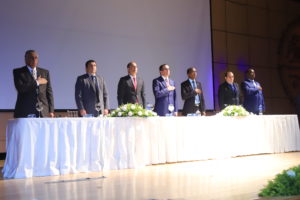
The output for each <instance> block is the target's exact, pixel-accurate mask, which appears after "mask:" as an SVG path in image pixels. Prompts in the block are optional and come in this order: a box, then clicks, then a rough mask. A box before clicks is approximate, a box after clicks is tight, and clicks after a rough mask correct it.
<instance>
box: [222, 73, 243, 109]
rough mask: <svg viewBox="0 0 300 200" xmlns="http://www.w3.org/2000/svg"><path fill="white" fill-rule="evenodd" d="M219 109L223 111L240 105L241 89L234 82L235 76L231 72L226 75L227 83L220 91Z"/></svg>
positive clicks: (223, 84)
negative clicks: (230, 106) (227, 107)
mask: <svg viewBox="0 0 300 200" xmlns="http://www.w3.org/2000/svg"><path fill="white" fill-rule="evenodd" d="M218 97H219V108H220V109H221V110H223V109H224V108H226V106H229V105H240V88H239V85H238V84H237V83H235V82H234V74H233V72H231V71H227V72H226V73H225V82H224V83H222V84H221V85H220V86H219V90H218Z"/></svg>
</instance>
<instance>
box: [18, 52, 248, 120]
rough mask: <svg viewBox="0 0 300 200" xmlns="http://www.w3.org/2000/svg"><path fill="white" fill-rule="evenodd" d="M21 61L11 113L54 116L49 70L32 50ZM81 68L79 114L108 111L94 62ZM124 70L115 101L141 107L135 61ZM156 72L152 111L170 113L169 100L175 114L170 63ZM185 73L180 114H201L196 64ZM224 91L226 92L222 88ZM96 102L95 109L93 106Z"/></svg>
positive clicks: (202, 105)
mask: <svg viewBox="0 0 300 200" xmlns="http://www.w3.org/2000/svg"><path fill="white" fill-rule="evenodd" d="M25 63H26V66H24V67H21V68H17V69H14V71H13V74H14V83H15V87H16V89H17V92H18V97H17V102H16V106H15V113H14V117H16V118H20V117H27V116H28V115H31V114H36V115H39V114H40V115H41V116H42V117H48V116H49V117H54V98H53V92H52V87H51V83H50V75H49V71H48V70H46V69H43V68H40V67H37V65H38V54H37V52H36V51H34V50H28V51H26V53H25ZM85 68H86V73H85V74H83V75H81V76H79V77H78V78H77V81H76V85H75V100H76V104H77V107H78V110H79V114H80V116H85V115H86V114H92V115H94V116H97V115H99V114H100V113H101V114H104V115H107V114H108V113H109V99H108V92H107V87H106V84H105V81H104V79H103V77H100V76H99V75H97V74H96V72H97V65H96V62H95V61H94V60H89V61H87V62H86V64H85ZM127 70H128V75H127V76H124V77H122V78H121V79H120V80H119V83H118V92H117V94H118V97H117V98H118V105H122V104H126V103H138V104H140V105H142V106H143V107H145V104H146V99H145V90H144V81H143V80H142V79H141V78H140V77H138V76H137V71H138V67H137V64H136V63H135V62H130V63H128V65H127ZM159 72H160V76H159V77H158V78H156V79H154V80H153V82H152V88H153V93H154V96H155V105H154V111H155V112H157V113H158V115H160V116H165V115H166V114H168V113H170V111H169V109H168V107H169V105H170V104H172V105H174V115H177V111H178V106H177V97H176V88H175V82H174V81H173V80H171V79H170V78H169V76H170V66H168V65H167V64H163V65H161V66H160V67H159ZM187 75H188V79H187V80H186V81H184V82H182V83H181V97H182V99H183V100H184V106H183V115H187V114H188V113H195V112H196V111H197V110H199V111H200V112H201V114H202V115H205V114H206V113H205V101H204V96H203V91H202V87H201V83H200V82H199V81H196V77H197V71H196V68H194V67H192V68H189V69H188V70H187ZM225 80H226V78H225ZM252 89H253V88H252ZM237 91H239V89H238V85H237V87H236V93H237ZM224 93H225V96H226V94H227V92H226V89H225V90H224ZM219 96H220V95H219ZM225 101H227V100H225ZM225 103H226V102H225ZM225 103H224V104H225ZM37 104H41V105H42V108H43V109H42V110H41V113H38V112H37V109H36V105H37ZM227 104H228V105H229V104H239V102H238V101H237V102H233V103H231V102H228V103H227ZM96 105H97V106H98V107H99V109H96ZM98 110H100V112H99V111H98Z"/></svg>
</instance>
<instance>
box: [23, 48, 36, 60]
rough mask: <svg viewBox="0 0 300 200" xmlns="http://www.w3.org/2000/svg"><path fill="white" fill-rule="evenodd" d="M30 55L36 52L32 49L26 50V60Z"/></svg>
mask: <svg viewBox="0 0 300 200" xmlns="http://www.w3.org/2000/svg"><path fill="white" fill-rule="evenodd" d="M32 53H36V51H35V50H33V49H29V50H27V51H26V52H25V58H26V57H27V56H28V55H30V54H32Z"/></svg>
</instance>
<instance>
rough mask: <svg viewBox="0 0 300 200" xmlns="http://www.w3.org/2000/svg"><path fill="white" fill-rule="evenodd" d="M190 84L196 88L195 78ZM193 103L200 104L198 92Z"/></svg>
mask: <svg viewBox="0 0 300 200" xmlns="http://www.w3.org/2000/svg"><path fill="white" fill-rule="evenodd" d="M192 86H193V89H194V90H195V89H196V88H197V85H196V81H195V80H192ZM195 104H200V97H199V95H198V94H197V95H196V96H195Z"/></svg>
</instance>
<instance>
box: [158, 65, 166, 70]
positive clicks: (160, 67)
mask: <svg viewBox="0 0 300 200" xmlns="http://www.w3.org/2000/svg"><path fill="white" fill-rule="evenodd" d="M166 65H167V64H162V65H161V66H159V71H163V70H164V69H163V68H164V66H166Z"/></svg>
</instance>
